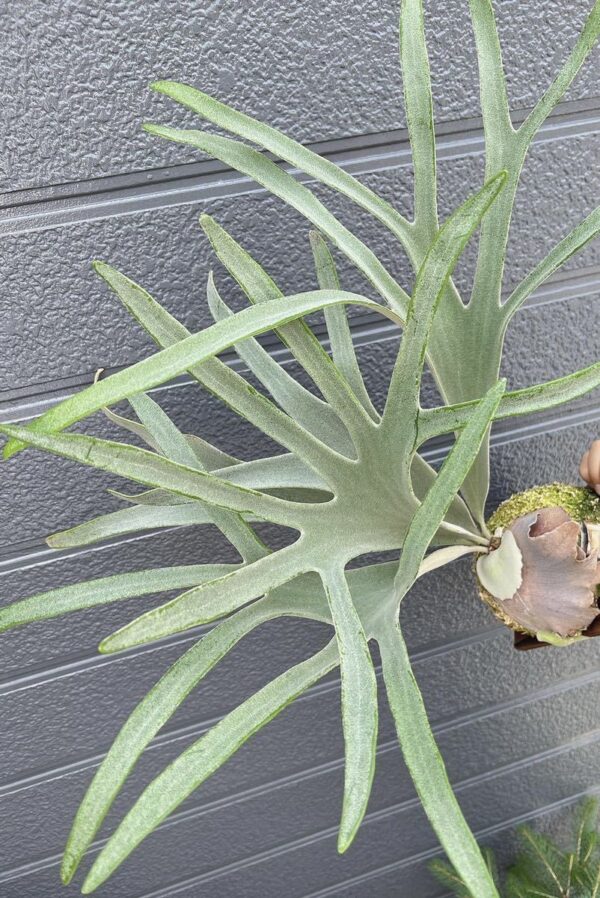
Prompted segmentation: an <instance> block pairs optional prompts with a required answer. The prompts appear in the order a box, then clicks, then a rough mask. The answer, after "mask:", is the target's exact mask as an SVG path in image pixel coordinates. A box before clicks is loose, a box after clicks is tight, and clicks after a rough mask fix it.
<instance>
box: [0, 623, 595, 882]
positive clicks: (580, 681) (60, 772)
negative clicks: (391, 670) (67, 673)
mask: <svg viewBox="0 0 600 898" xmlns="http://www.w3.org/2000/svg"><path fill="white" fill-rule="evenodd" d="M498 629H500V628H498V627H495V628H494V630H496V631H497V630H498ZM490 635H493V634H490ZM422 660H424V659H423V658H421V657H420V653H417V654H415V655H414V656H413V663H415V664H416V665H417V666H418V663H419V661H422ZM380 674H381V671H380V669H379V668H378V676H380ZM599 678H600V672H593V673H589V674H583V675H581V676H578V677H571V678H565V679H563V680H560V681H557V682H556V683H553V684H552V685H551V686H547V687H544V688H542V689H538V690H533V691H531V692H529V693H524V694H522V695H520V696H515V697H512V698H510V699H507V700H506V701H504V702H497V703H495V704H492V705H489V706H485V707H480V708H478V709H477V710H476V711H473V712H466V713H464V714H461V715H456V716H455V717H454V718H451V719H448V720H441V721H436V723H435V724H434V725H433V727H432V729H433V732H434V734H435V735H436V736H440V735H441V734H444V733H449V732H452V731H455V730H458V729H460V728H463V727H465V726H471V725H473V724H474V723H477V722H480V721H482V720H485V719H488V718H491V717H494V716H497V715H499V714H502V713H505V712H507V711H511V710H515V709H517V708H520V707H526V706H528V705H535V704H537V703H538V702H540V701H542V700H547V699H552V698H554V697H556V696H558V695H560V694H563V693H565V692H569V691H573V690H575V689H578V688H581V687H586V686H590V687H593V685H594V684H596V683H597V681H598V679H599ZM337 688H339V679H338V678H334V679H331V680H329V681H326V682H323V683H320V684H317V685H316V686H315V687H313V688H311V689H310V690H307V692H306V693H304V694H303V695H302V696H300V698H299V699H297V701H306V700H312V699H315V698H317V697H318V696H320V695H323V694H324V693H327V692H330V691H332V690H335V689H337ZM216 722H217V719H214V720H211V721H209V722H205V723H204V725H200V726H198V725H191V726H188V727H183V728H179V729H177V730H173V731H170V732H169V731H166V732H165V733H162V734H161V735H159V736H158V737H157V738H156V739H155V740H153V742H152V743H151V744H150V746H149V748H148V749H147V750H150V751H151V750H153V749H156V748H159V747H164V746H166V745H171V744H175V743H176V742H178V741H181V740H183V739H185V740H186V741H188V740H190V739H192V738H199V737H200V736H201V735H202V734H203V733H205V732H206V731H207V730H208V729H209V728H210V727H211V726H212V725H214V724H215V723H216ZM590 732H592V731H590ZM593 732H594V733H596V732H597V731H593ZM586 738H589V733H587V734H586V733H584V734H580V735H578V736H577V737H575V738H574V740H571V741H570V742H569V743H565V744H564V747H562V748H561V746H557V747H555V748H551V749H547V750H546V751H544V752H541V753H538V754H537V755H532V756H529V757H526V758H523V759H521V760H519V761H515V762H512V763H511V764H509V765H504V767H503V768H502V769H506V770H508V769H519V767H520V766H524V765H525V764H527V763H528V762H529V761H530V759H531V758H532V757H547V756H548V757H550V756H552V755H554V754H556V753H557V751H558V752H559V753H560V751H564V750H567V749H568V747H569V746H570V745H573V744H575V743H577V742H579V741H581V740H583V741H584V742H585V740H586ZM595 738H596V737H595V736H594V739H595ZM395 745H396V743H395V740H394V741H391V740H390V741H389V742H386V743H384V744H382V745H381V746H380V747H379V753H380V754H382V753H385V752H386V751H389V750H392V748H393V747H395ZM102 758H103V755H97V756H94V757H92V758H87V759H85V761H81V762H76V763H72V764H69V765H67V766H65V767H62V768H57V769H55V770H53V771H48V772H46V773H45V774H37V775H35V776H31V777H29V778H27V779H26V780H23V781H21V782H16V783H13V784H11V785H5V786H3V787H2V788H1V789H0V801H1V800H2V798H6V797H7V796H8V795H12V794H15V793H18V792H20V791H24V790H26V789H32V788H36V787H38V786H41V785H44V784H45V783H48V782H52V781H53V780H55V779H62V778H64V777H66V776H69V775H75V774H77V773H81V772H84V771H86V770H90V771H92V770H94V769H95V768H96V767H97V766H98V765H99V763H100V762H101V760H102ZM342 763H343V759H342V758H339V759H337V760H334V761H331V762H328V763H326V764H322V765H318V766H317V767H314V768H308V769H307V770H301V771H298V772H297V773H295V774H291V775H289V776H288V777H284V778H282V780H281V781H280V780H276V781H274V782H268V783H263V784H261V785H259V786H256V787H252V788H250V789H248V790H245V791H244V792H242V793H235V794H234V795H232V796H226V797H225V798H222V799H219V800H217V801H216V802H213V803H211V804H210V805H207V806H205V808H202V809H194V808H191V809H189V810H186V811H184V812H181V813H180V814H176V815H175V817H174V818H170V820H171V822H175V821H176V820H177V819H179V818H181V819H184V818H187V817H189V816H190V815H191V816H196V815H197V814H202V813H205V811H206V810H207V809H208V810H210V809H213V808H215V807H217V806H218V807H221V808H223V807H226V806H227V805H230V804H235V803H238V802H239V801H241V800H245V799H246V798H250V797H256V796H258V795H261V794H263V793H265V794H266V793H268V792H269V791H271V790H272V789H273V788H279V787H280V785H281V783H284V782H285V783H293V782H296V781H300V780H304V779H307V778H309V777H311V776H314V775H317V774H318V772H319V771H321V772H322V771H323V770H325V769H328V770H329V769H335V768H336V766H340V765H341V764H342ZM486 778H487V775H486V774H481V775H479V776H477V777H471V778H470V779H469V780H468V781H465V782H468V783H469V784H473V783H474V782H475V781H476V780H480V779H481V781H484V780H485V779H486ZM98 844H100V843H98ZM57 862H58V857H57V856H56V857H54V856H53V857H52V858H46V859H44V860H43V862H40V863H43V866H44V867H45V866H51V865H53V864H54V863H57ZM19 869H20V868H19ZM27 871H28V872H30V867H29V865H28V866H27ZM9 873H10V874H11V878H13V877H12V874H13V873H15V871H14V870H11V871H5V873H4V874H2V876H0V882H1V881H2V878H3V876H8V875H9ZM19 875H22V874H21V873H20V874H19Z"/></svg>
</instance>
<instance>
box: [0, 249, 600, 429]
mask: <svg viewBox="0 0 600 898" xmlns="http://www.w3.org/2000/svg"><path fill="white" fill-rule="evenodd" d="M594 294H600V266H593V267H589V268H585V269H578V270H575V271H570V270H567V271H559V272H558V273H556V274H555V275H554V276H553V277H552V278H550V279H549V280H548V281H547V282H546V283H545V284H543V285H542V286H541V287H540V288H539V289H538V290H536V291H535V292H534V293H533V294H532V295H531V296H530V297H529V299H528V301H527V302H526V303H525V305H524V306H523V307H522V308H521V309H520V310H519V314H522V313H523V311H526V310H527V309H532V308H538V307H540V306H546V305H551V304H553V303H560V302H565V301H568V300H569V299H581V298H583V297H585V296H593V295H594ZM506 298H507V297H506ZM350 325H351V329H352V337H353V341H354V344H355V346H369V345H372V344H375V343H379V342H382V341H384V340H392V339H397V338H398V337H399V330H398V328H397V326H396V325H395V324H393V323H392V322H391V321H390V320H389V319H387V318H386V319H384V318H382V316H381V315H378V314H377V313H376V312H369V313H364V314H358V315H353V316H352V318H351V319H350ZM313 331H314V333H315V335H316V336H317V338H318V340H319V342H320V343H321V345H322V346H324V347H326V348H328V347H329V338H328V334H327V330H326V328H325V325H324V324H322V323H317V324H315V325H313ZM259 342H260V343H261V345H262V346H263V347H264V348H265V349H266V350H268V352H269V353H270V355H271V356H272V357H273V358H274V359H276V361H277V362H279V364H281V365H283V366H285V365H289V364H293V363H294V361H295V360H294V358H293V356H292V355H291V353H290V351H289V349H288V348H287V347H286V346H283V345H282V344H281V342H280V341H279V340H278V339H277V337H275V336H274V335H273V334H268V335H265V336H264V337H261V338H259ZM219 358H221V359H222V360H223V361H224V362H226V363H227V364H228V365H229V366H230V367H231V368H233V369H234V370H236V371H239V372H240V373H245V372H247V371H248V369H247V367H246V366H245V364H244V362H243V361H242V359H240V358H239V356H237V354H236V353H235V352H234V351H230V352H225V353H222V354H221V355H220V356H219ZM123 367H124V366H119V367H114V368H107V369H105V373H106V375H109V374H114V373H115V372H117V371H121V370H123ZM94 375H95V372H93V371H87V372H84V373H82V374H79V375H72V376H70V377H68V378H63V379H60V380H54V381H51V382H47V383H37V384H29V385H27V386H26V387H22V388H18V389H15V390H0V422H2V423H5V424H11V423H16V422H17V421H21V422H22V421H29V420H31V419H32V418H34V417H36V416H37V415H40V414H42V413H43V412H44V411H46V410H47V409H48V408H49V407H51V406H52V405H54V404H55V403H57V402H61V401H62V400H64V399H68V398H69V397H70V396H72V395H74V393H75V392H77V391H78V390H80V389H83V388H84V387H87V386H89V385H90V384H91V383H92V382H93V380H94ZM193 383H195V381H194V380H193V379H192V378H190V377H187V376H183V377H180V378H177V379H175V380H173V381H171V382H170V383H169V384H163V385H161V386H159V387H156V388H155V389H154V390H153V391H152V392H161V391H162V390H166V389H174V388H177V387H179V386H187V385H189V384H193Z"/></svg>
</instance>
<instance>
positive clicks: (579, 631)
mask: <svg viewBox="0 0 600 898" xmlns="http://www.w3.org/2000/svg"><path fill="white" fill-rule="evenodd" d="M488 526H489V529H490V532H491V533H492V534H493V537H492V540H491V542H490V548H489V551H488V552H487V553H486V554H484V555H481V556H480V557H479V559H478V560H477V563H476V571H477V577H478V582H479V592H480V595H481V598H482V599H483V600H484V601H485V602H486V603H487V604H488V605H489V606H490V608H491V609H492V611H493V612H494V614H495V615H496V616H497V617H498V618H499V619H500V620H501V621H502V622H503V623H505V624H506V625H507V626H508V627H510V628H511V629H512V630H514V631H515V632H516V633H519V634H525V635H526V637H530V638H532V639H533V641H534V643H535V641H536V640H537V641H538V642H542V643H550V644H551V645H568V644H570V643H572V642H575V641H577V640H579V639H581V638H582V637H583V636H584V635H592V633H591V632H590V628H591V627H592V624H594V621H596V618H597V617H598V615H599V613H600V609H599V608H598V584H599V583H600V564H599V561H598V558H599V552H600V496H598V495H596V493H595V492H594V491H593V490H591V489H587V488H585V487H577V486H570V485H569V484H564V483H552V484H549V485H548V486H538V487H534V488H533V489H530V490H527V491H526V492H524V493H518V494H517V495H515V496H512V497H511V498H510V499H508V500H507V501H506V502H503V503H502V505H500V507H499V508H498V509H497V510H496V511H495V512H494V514H493V515H492V516H491V518H490V520H489V522H488ZM594 635H595V634H594Z"/></svg>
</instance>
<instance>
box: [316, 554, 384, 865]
mask: <svg viewBox="0 0 600 898" xmlns="http://www.w3.org/2000/svg"><path fill="white" fill-rule="evenodd" d="M322 578H323V586H324V588H325V594H326V596H327V601H328V602H329V607H330V609H331V616H332V619H333V623H334V626H335V633H336V638H337V643H338V651H339V655H340V670H341V677H342V720H343V725H344V741H345V758H346V766H345V774H344V802H343V807H342V819H341V823H340V831H339V835H338V851H339V852H344V851H346V850H347V849H348V848H349V847H350V845H351V844H352V841H353V839H354V836H355V835H356V832H357V830H358V827H359V826H360V824H361V821H362V819H363V817H364V815H365V812H366V810H367V803H368V801H369V795H370V794H371V785H372V782H373V776H374V774H375V752H376V748H377V680H376V677H375V670H374V668H373V662H372V660H371V653H370V652H369V646H368V643H367V639H366V636H365V633H364V630H363V628H362V626H361V622H360V618H359V616H358V614H357V611H356V609H355V607H354V604H353V602H352V595H351V593H350V589H349V588H348V582H347V580H346V576H345V574H344V570H343V568H341V567H331V568H328V569H327V570H326V571H323V573H322Z"/></svg>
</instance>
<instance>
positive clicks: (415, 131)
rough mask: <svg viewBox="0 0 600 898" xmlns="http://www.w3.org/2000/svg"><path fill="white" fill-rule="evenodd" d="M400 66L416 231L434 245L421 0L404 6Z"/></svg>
mask: <svg viewBox="0 0 600 898" xmlns="http://www.w3.org/2000/svg"><path fill="white" fill-rule="evenodd" d="M400 63H401V65H402V84H403V87H404V106H405V109H406V119H407V124H408V134H409V137H410V145H411V149H412V158H413V170H414V184H415V227H416V228H417V229H418V230H419V232H420V233H421V234H423V235H425V236H426V238H427V241H428V242H431V241H432V240H433V239H434V238H435V235H436V233H437V228H438V219H437V200H436V192H437V185H436V160H435V130H434V122H433V99H432V96H431V77H430V73H429V57H428V55H427V46H426V44H425V28H424V22H423V4H422V0H403V2H402V6H401V8H400Z"/></svg>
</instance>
